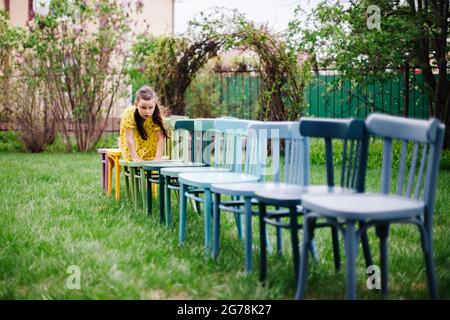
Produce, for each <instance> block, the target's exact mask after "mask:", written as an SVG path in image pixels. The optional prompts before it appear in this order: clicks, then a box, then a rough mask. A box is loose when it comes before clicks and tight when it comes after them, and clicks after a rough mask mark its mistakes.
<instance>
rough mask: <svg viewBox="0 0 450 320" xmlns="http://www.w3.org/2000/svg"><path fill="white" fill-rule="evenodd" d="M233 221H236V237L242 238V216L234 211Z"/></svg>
mask: <svg viewBox="0 0 450 320" xmlns="http://www.w3.org/2000/svg"><path fill="white" fill-rule="evenodd" d="M234 221H235V222H236V229H237V234H238V239H239V240H242V239H243V236H242V217H241V215H240V214H239V213H235V214H234Z"/></svg>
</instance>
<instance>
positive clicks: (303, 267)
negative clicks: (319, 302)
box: [295, 214, 313, 300]
mask: <svg viewBox="0 0 450 320" xmlns="http://www.w3.org/2000/svg"><path fill="white" fill-rule="evenodd" d="M311 220H312V219H311V218H309V217H308V215H307V214H305V216H304V219H303V242H302V249H301V253H300V256H301V260H300V266H299V275H298V282H297V291H296V293H295V299H297V300H298V299H303V298H304V296H305V288H306V280H307V273H308V251H309V247H310V243H311V240H312V236H311V235H312V231H313V225H312V223H311Z"/></svg>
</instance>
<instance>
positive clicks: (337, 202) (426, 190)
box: [296, 114, 445, 299]
mask: <svg viewBox="0 0 450 320" xmlns="http://www.w3.org/2000/svg"><path fill="white" fill-rule="evenodd" d="M366 125H367V129H368V131H369V134H370V135H372V136H374V137H378V138H381V139H382V140H383V163H382V168H381V181H380V189H381V192H380V193H372V194H368V193H360V194H352V195H347V194H346V195H333V196H327V197H325V196H319V195H309V196H305V197H303V207H304V209H305V220H304V224H305V232H304V233H303V245H302V260H301V267H300V275H299V282H298V287H297V292H296V298H297V299H300V298H303V297H304V293H305V286H306V278H307V265H308V264H307V262H308V253H307V250H305V246H307V245H308V243H309V242H310V241H311V240H312V239H313V236H314V228H315V225H316V220H318V219H320V220H325V221H326V222H327V223H331V224H333V225H334V226H336V227H337V228H339V230H340V231H341V232H342V234H343V236H344V242H345V254H346V259H347V285H346V286H347V298H349V299H354V298H356V257H357V253H358V247H357V243H358V242H357V239H358V238H359V237H360V235H361V234H363V233H365V232H366V230H367V228H369V227H375V231H376V235H377V236H378V238H379V241H380V262H381V263H380V269H381V292H382V294H383V295H384V296H387V293H388V271H387V270H388V267H387V238H388V235H389V228H390V226H391V225H392V224H396V223H400V224H405V223H408V224H414V225H416V226H417V227H418V229H419V231H420V236H421V242H422V251H423V254H424V257H425V262H426V272H427V280H428V287H429V291H430V296H431V298H432V299H437V298H438V293H437V286H436V275H435V266H434V259H433V238H432V231H433V230H432V226H433V213H434V203H435V196H436V185H437V178H438V174H439V161H440V156H441V151H442V145H443V141H444V134H445V126H444V125H443V124H442V123H441V122H440V121H439V120H436V119H430V120H428V121H426V120H415V119H405V118H401V117H393V116H388V115H382V114H372V115H370V116H369V117H368V118H367V120H366ZM394 141H399V142H400V143H401V154H400V159H399V160H400V163H399V166H398V171H397V172H398V174H397V179H395V180H394V179H393V176H392V172H393V161H392V149H393V143H394ZM408 166H409V169H408ZM358 225H359V226H360V227H359V228H358V227H357V226H358ZM417 271H419V270H417Z"/></svg>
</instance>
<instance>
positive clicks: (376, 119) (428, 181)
mask: <svg viewBox="0 0 450 320" xmlns="http://www.w3.org/2000/svg"><path fill="white" fill-rule="evenodd" d="M366 126H367V129H368V131H369V134H370V135H373V136H377V137H381V138H382V139H383V163H382V168H381V192H382V193H384V194H389V193H391V189H395V190H394V191H393V193H395V194H397V195H399V196H404V197H407V198H412V197H413V198H414V199H420V200H423V201H424V202H425V204H426V208H427V217H426V218H427V219H431V217H432V214H433V210H434V200H435V195H436V184H437V178H438V174H439V161H440V157H441V152H442V145H443V142H444V134H445V126H444V125H443V124H442V123H441V122H440V121H439V120H437V119H430V120H416V119H406V118H401V117H394V116H389V115H383V114H371V115H370V116H369V117H368V118H367V119H366ZM395 141H398V143H400V144H401V147H400V148H401V151H400V156H399V157H400V158H399V159H396V160H398V161H399V165H398V173H397V179H396V180H397V181H396V185H395V184H394V181H393V180H394V179H393V177H392V173H393V159H392V158H393V147H394V144H395V143H396V142H395ZM408 166H409V169H407V167H408ZM406 180H407V183H406V184H405V182H406ZM430 222H431V220H430V221H429V223H430Z"/></svg>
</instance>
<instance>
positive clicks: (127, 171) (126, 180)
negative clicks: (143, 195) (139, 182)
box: [123, 166, 130, 200]
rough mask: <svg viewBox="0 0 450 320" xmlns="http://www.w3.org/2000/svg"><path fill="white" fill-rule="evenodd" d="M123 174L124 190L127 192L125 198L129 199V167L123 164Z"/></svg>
mask: <svg viewBox="0 0 450 320" xmlns="http://www.w3.org/2000/svg"><path fill="white" fill-rule="evenodd" d="M123 175H124V177H125V191H126V194H127V199H128V200H130V179H129V177H130V168H129V167H126V166H124V167H123Z"/></svg>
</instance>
